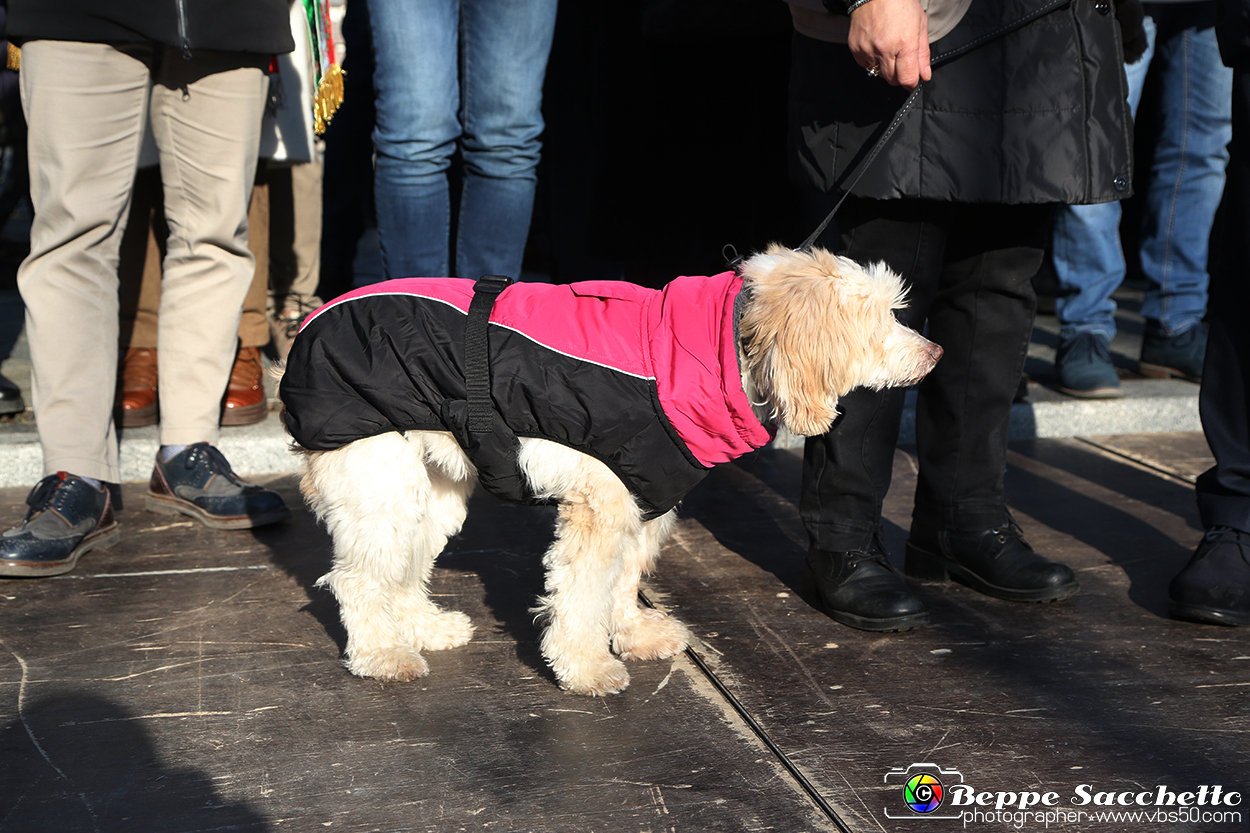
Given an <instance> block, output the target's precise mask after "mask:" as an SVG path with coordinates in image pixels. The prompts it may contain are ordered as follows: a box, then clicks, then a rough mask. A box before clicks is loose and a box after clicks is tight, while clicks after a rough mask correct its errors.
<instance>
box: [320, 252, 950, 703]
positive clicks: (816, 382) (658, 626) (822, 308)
mask: <svg viewBox="0 0 1250 833" xmlns="http://www.w3.org/2000/svg"><path fill="white" fill-rule="evenodd" d="M740 271H741V274H742V277H743V282H744V289H743V292H744V293H745V305H744V307H743V309H742V313H741V318H740V320H739V334H740V344H739V355H740V363H741V366H742V371H743V372H742V375H743V382H744V386H745V390H746V393H747V395H748V396H749V397H750V399H751V402H752V403H753V406H755V407H756V409H757V414H758V415H759V416H761V418H762V419H765V420H776V421H778V422H780V423H781V424H783V425H784V426H785V427H786V428H788V429H789V430H790V431H791V432H793V433H795V434H800V435H813V434H821V433H824V432H825V431H827V430H829V427H830V425H831V424H832V423H833V420H834V418H835V417H836V416H837V413H838V410H837V408H838V398H839V397H840V396H841V395H843V394H845V393H847V392H848V391H850V390H851V389H852V388H855V387H858V386H868V387H873V388H882V387H886V386H894V385H909V384H914V383H916V382H918V381H919V380H920V379H921V378H923V377H924V375H925V374H926V373H928V372H929V370H931V369H932V368H933V365H934V364H935V363H936V361H937V360H938V358H939V357H940V356H941V348H940V347H938V346H937V345H935V344H933V343H932V342H929V341H928V340H926V339H924V338H923V337H921V336H920V335H919V334H917V333H916V332H914V331H913V330H910V329H908V328H906V327H904V326H902V325H901V324H899V323H898V321H897V320H896V318H895V316H894V310H896V309H898V308H900V307H901V306H902V305H903V304H904V303H905V300H904V293H903V289H902V286H901V283H900V281H899V279H898V277H897V276H895V275H894V274H892V273H891V272H890V271H889V270H888V269H886V268H885V266H884V265H881V264H876V265H873V266H870V267H868V268H863V267H860V266H859V265H857V264H855V263H854V262H853V261H850V260H847V259H846V258H841V257H836V256H834V255H831V254H829V253H828V252H825V251H822V250H819V249H816V250H813V251H810V252H805V251H803V252H801V251H793V250H790V249H785V248H782V247H780V246H773V247H771V248H769V249H768V250H767V251H765V252H763V253H761V254H757V255H755V256H753V257H751V258H749V259H747V260H746V261H745V262H744V263H743V264H742V265H741V267H740ZM302 456H303V460H304V473H303V477H302V480H301V483H300V488H301V491H302V492H303V494H304V497H305V499H306V500H307V501H308V503H309V505H310V506H311V507H312V509H313V511H314V513H315V514H316V516H317V517H318V519H320V520H321V521H322V522H323V523H324V524H325V526H326V528H327V529H328V531H329V533H330V536H331V538H332V539H333V542H334V566H333V568H332V569H331V571H330V572H329V574H328V575H326V576H325V577H323V578H322V579H321V582H320V583H321V584H323V585H325V586H327V587H329V588H330V589H331V590H332V591H333V592H334V595H335V597H336V598H337V599H338V601H339V605H340V608H341V613H342V618H343V624H344V625H345V627H346V628H347V633H348V639H347V650H346V660H345V661H346V665H347V667H348V669H349V670H350V671H351V672H352V673H353V674H357V675H360V676H363V677H375V678H378V679H384V680H411V679H414V678H416V677H420V676H423V675H425V674H427V673H428V672H429V666H428V665H427V663H426V661H425V659H424V657H422V655H421V652H422V651H439V650H445V649H448V648H455V647H457V646H460V645H464V644H465V643H466V642H468V641H469V639H470V637H471V636H472V634H473V626H472V624H471V623H470V621H469V619H468V617H467V616H465V615H464V614H463V613H459V612H455V611H447V610H443V609H441V608H440V607H439V606H438V605H436V604H435V603H434V602H433V601H432V600H431V599H430V595H429V581H430V575H431V572H432V570H433V567H434V561H435V558H436V557H437V556H438V554H439V553H440V552H442V550H443V548H444V547H445V546H446V544H447V541H448V539H449V538H450V537H451V536H452V535H455V534H456V532H458V531H459V529H460V527H461V525H462V524H463V523H464V520H465V516H466V504H467V502H468V498H469V494H470V492H471V491H472V489H473V485H474V481H475V478H476V472H475V470H474V468H473V466H472V464H471V463H470V462H469V458H468V457H467V456H466V455H465V453H464V452H463V451H462V450H461V449H460V447H459V446H458V445H457V444H456V441H455V440H454V439H453V438H452V436H451V435H450V434H447V433H443V432H433V431H409V432H406V433H403V434H400V433H389V434H382V435H379V436H374V437H369V438H366V439H361V440H357V441H356V442H353V443H351V444H349V445H347V446H344V447H343V448H339V449H336V450H334V451H304V452H303V454H302ZM519 462H520V468H521V470H522V471H523V472H524V473H525V476H526V478H527V479H528V481H529V484H530V486H531V487H532V489H533V490H534V492H535V493H536V494H537V495H538V496H540V497H547V498H551V499H553V500H554V501H555V502H556V503H557V504H558V507H559V508H558V520H557V523H556V532H555V541H554V542H553V543H552V545H551V547H550V548H549V549H548V550H547V553H546V555H545V556H544V559H543V563H544V566H545V567H546V571H547V572H546V593H545V595H544V596H543V597H542V598H541V599H539V600H538V607H537V608H536V612H537V613H539V614H540V617H541V619H542V620H543V622H544V629H543V635H542V641H541V649H542V654H543V656H544V657H545V658H546V660H547V662H548V663H549V664H550V666H551V668H552V670H553V671H554V673H555V676H556V679H557V681H558V682H559V683H560V685H561V686H563V687H564V688H566V689H569V690H571V691H575V692H577V693H580V694H589V695H596V696H599V695H605V694H613V693H616V692H619V691H622V690H623V689H624V688H625V687H626V686H627V685H629V673H628V672H627V671H626V668H625V664H624V663H623V662H622V661H621V660H624V659H662V658H664V657H670V656H672V655H674V654H676V653H678V652H680V651H682V650H683V649H684V648H685V647H686V644H687V642H688V640H689V636H690V634H689V632H688V631H687V629H686V627H685V625H683V624H682V623H681V622H679V621H678V620H677V619H675V618H673V617H670V616H668V615H667V614H664V613H662V612H660V611H657V610H653V609H650V608H643V607H640V605H639V603H638V583H639V580H640V578H641V576H642V575H643V574H645V573H647V572H649V571H650V570H651V568H652V567H653V566H654V564H655V561H656V557H657V555H658V554H659V550H660V547H661V545H662V544H663V543H664V540H665V539H666V538H667V537H668V535H669V532H670V531H671V529H672V527H673V522H674V513H673V512H669V513H667V514H665V515H663V516H662V517H659V518H656V519H654V520H648V521H644V520H643V516H642V512H641V510H640V509H639V507H638V505H637V504H636V503H635V501H634V499H633V498H632V496H631V495H630V493H629V491H628V490H627V489H626V488H625V486H624V485H623V484H622V483H621V481H620V480H619V479H618V478H617V477H616V476H615V475H614V474H613V473H612V471H611V470H610V469H608V467H607V466H606V465H604V464H603V463H602V462H600V461H598V460H596V459H594V458H592V457H589V456H587V455H585V454H582V453H581V452H579V451H575V450H573V449H571V448H568V447H566V446H563V445H559V444H557V443H553V442H550V441H547V440H541V439H531V438H525V439H522V440H521V444H520V450H519Z"/></svg>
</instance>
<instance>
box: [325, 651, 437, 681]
mask: <svg viewBox="0 0 1250 833" xmlns="http://www.w3.org/2000/svg"><path fill="white" fill-rule="evenodd" d="M344 665H346V666H347V670H348V671H350V672H352V673H353V674H355V675H356V676H357V677H372V678H373V679H375V680H396V681H398V682H408V681H409V680H415V679H417V678H418V677H424V676H425V675H426V674H429V673H430V666H429V664H428V663H427V662H426V661H425V657H423V656H421V652H420V651H418V650H417V649H415V648H410V647H408V646H406V645H395V646H393V647H390V648H377V649H373V650H368V651H350V652H349V653H348V657H347V661H346V662H345V663H344Z"/></svg>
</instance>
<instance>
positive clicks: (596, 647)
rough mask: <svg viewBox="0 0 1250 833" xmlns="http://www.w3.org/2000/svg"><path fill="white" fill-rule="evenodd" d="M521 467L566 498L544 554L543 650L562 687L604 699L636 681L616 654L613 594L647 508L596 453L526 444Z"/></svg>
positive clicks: (544, 488)
mask: <svg viewBox="0 0 1250 833" xmlns="http://www.w3.org/2000/svg"><path fill="white" fill-rule="evenodd" d="M523 449H524V450H523V452H522V467H523V468H524V470H525V472H526V474H527V476H529V478H530V482H531V484H532V485H533V486H534V487H535V490H536V491H537V492H538V493H539V494H550V495H552V496H555V497H559V498H560V501H561V502H560V508H559V515H558V520H557V523H556V535H555V541H554V542H553V543H552V545H551V547H550V549H548V550H547V553H546V555H545V556H544V557H543V564H544V565H545V566H546V568H547V579H546V595H545V596H544V597H543V598H541V599H539V605H538V608H537V609H536V612H538V613H539V614H540V616H541V618H543V619H544V620H545V622H546V627H545V629H544V631H543V635H542V641H541V648H542V653H543V657H544V658H546V660H547V662H548V664H549V665H550V666H551V669H552V671H554V672H555V675H556V679H557V680H558V681H559V683H560V685H561V686H562V687H564V688H566V689H568V690H570V691H574V692H577V693H578V694H589V695H593V696H602V695H605V694H615V693H616V692H619V691H623V690H624V689H625V687H626V686H628V685H629V672H628V671H626V670H625V664H624V663H623V662H621V661H620V660H619V659H617V658H616V657H614V656H612V652H611V650H610V645H611V632H610V626H611V620H612V608H613V603H614V595H613V591H614V589H615V587H616V585H617V583H618V582H619V581H620V576H621V570H622V568H623V566H624V557H623V555H624V552H625V550H626V548H627V546H628V542H629V541H630V540H631V539H632V538H633V537H634V536H635V535H637V534H638V530H639V528H640V527H641V525H642V518H641V513H640V512H639V509H638V505H637V504H636V503H635V502H634V499H633V496H632V495H630V493H629V490H627V489H626V488H625V486H624V485H623V484H622V483H621V481H620V480H619V479H618V478H617V477H616V475H614V474H613V473H612V471H611V470H610V469H609V468H608V467H607V466H605V465H604V464H603V463H601V462H599V461H598V460H595V459H594V458H591V457H588V456H585V455H583V454H581V453H580V452H577V451H574V450H572V449H570V448H566V447H564V446H560V445H556V444H554V443H548V442H543V441H527V442H525V443H523Z"/></svg>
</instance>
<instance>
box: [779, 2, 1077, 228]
mask: <svg viewBox="0 0 1250 833" xmlns="http://www.w3.org/2000/svg"><path fill="white" fill-rule="evenodd" d="M1071 2H1072V0H1050V2H1049V3H1046V4H1045V5H1043V6H1040V7H1038V8H1036V9H1034V10H1033V11H1031V12H1029V13H1028V14H1027V15H1025V16H1024V17H1022V18H1020V19H1019V20H1013V21H1012V22H1010V23H1008V24H1006V25H1004V26H1001V27H999V28H998V29H995V30H994V31H992V32H986V33H985V34H984V35H982V36H981V37H979V38H976V39H974V40H971V41H969V42H968V43H965V44H964V45H962V46H959V47H956V48H955V49H950V50H947V51H946V52H942V53H941V54H938V55H935V56H933V57H931V58H930V59H929V66H930V67H932V68H933V69H937V68H938V67H940V66H941V65H942V64H945V63H948V62H950V61H953V60H955V59H956V58H958V57H960V56H962V55H966V54H967V53H969V52H971V51H972V50H974V49H976V48H977V47H978V46H984V45H985V44H987V43H990V42H992V41H996V40H998V39H999V38H1002V37H1005V36H1006V35H1009V34H1011V33H1012V32H1014V31H1016V30H1017V29H1019V28H1021V27H1023V26H1027V25H1028V24H1030V23H1032V22H1033V21H1035V20H1037V19H1038V18H1040V17H1044V16H1046V15H1048V14H1050V13H1051V12H1053V11H1055V10H1056V9H1059V8H1061V7H1063V6H1067V5H1069V4H1070V3H1071ZM922 89H924V82H923V81H921V82H920V83H919V84H917V85H916V88H915V89H914V90H912V91H911V95H909V96H907V100H906V101H904V102H903V104H902V106H901V107H899V108H898V112H897V113H895V114H894V118H893V119H891V120H890V124H889V126H887V127H886V129H885V132H884V133H882V134H881V136H880V138H878V139H877V143H876V144H875V145H873V146H872V150H870V151H869V152H868V155H867V156H865V157H864V158H863V160H862V161H861V162H860V163H859V164H858V165H857V166H855V167H854V168H851V169H850V170H849V171H844V172H843V174H842V176H841V177H840V178H839V179H838V181H837V182H836V183H834V186H833V189H832V190H834V191H841V192H842V196H841V197H839V198H838V201H837V202H836V203H835V204H834V206H833V209H832V210H830V212H829V213H828V214H827V215H826V216H825V219H824V220H822V221H821V223H820V225H818V226H817V227H816V230H815V231H813V232H812V233H811V234H810V235H808V237H807V239H806V240H804V241H803V245H801V246H799V250H800V251H806V250H808V249H810V248H811V247H812V244H814V243H815V242H816V238H818V237H820V235H821V234H823V233H824V230H825V229H826V228H827V227H828V226H829V223H830V222H831V221H832V220H833V215H834V214H837V213H838V209H839V208H841V207H842V203H843V202H845V201H846V198H847V197H848V196H850V194H851V191H852V190H854V188H855V186H856V185H857V184H858V183H859V180H860V177H862V176H863V175H864V171H866V170H868V166H869V165H871V164H872V161H873V160H874V159H876V158H877V155H878V154H879V153H881V149H882V148H883V147H885V143H886V142H887V141H889V139H890V137H891V136H893V135H894V131H895V130H897V129H898V126H899V125H900V124H902V122H903V118H904V117H905V116H906V115H907V111H908V110H910V109H911V106H912V104H914V103H915V102H916V99H917V98H918V97H919V95H920V91H921V90H922ZM852 173H853V174H854V175H855V176H854V177H853V178H851V181H850V184H848V185H846V186H845V187H843V183H844V182H846V180H847V178H848V177H850V176H851V174H852Z"/></svg>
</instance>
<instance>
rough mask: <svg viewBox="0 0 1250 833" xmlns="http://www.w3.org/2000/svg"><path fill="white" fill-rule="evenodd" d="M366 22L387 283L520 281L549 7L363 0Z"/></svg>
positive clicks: (500, 0) (515, 0)
mask: <svg viewBox="0 0 1250 833" xmlns="http://www.w3.org/2000/svg"><path fill="white" fill-rule="evenodd" d="M369 16H370V21H371V31H372V36H373V50H374V61H375V69H374V78H373V80H374V85H375V88H376V91H377V99H376V100H377V122H376V126H375V128H374V133H373V141H374V148H375V150H376V153H377V156H376V163H375V173H374V193H375V199H376V201H377V216H378V235H379V237H380V239H381V244H382V256H383V262H384V266H385V270H386V274H387V277H391V278H401V277H416V276H434V277H447V276H455V277H464V278H477V277H480V276H481V275H484V274H494V275H507V276H509V277H513V278H516V277H519V276H520V271H521V258H522V255H523V254H524V251H525V240H526V237H527V236H528V233H529V225H530V216H531V213H532V211H533V205H534V188H535V183H536V182H537V175H536V168H537V165H538V157H539V150H540V142H539V135H540V134H541V133H542V129H543V121H542V113H541V104H542V85H543V77H544V75H545V73H546V67H547V56H548V54H549V52H550V51H551V40H552V33H553V30H554V28H555V16H556V0H429V1H428V2H422V3H410V2H403V0H370V2H369ZM457 150H458V151H459V153H460V158H461V160H462V162H463V176H462V187H461V190H460V192H459V194H458V195H457V197H458V199H456V200H453V198H452V193H451V188H450V185H449V176H448V175H449V172H450V169H451V165H452V158H453V155H454V154H455V153H456V151H457ZM456 204H458V213H457V214H456V222H455V224H454V230H455V242H454V245H453V243H452V240H451V234H452V230H453V223H452V207H453V205H456Z"/></svg>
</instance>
